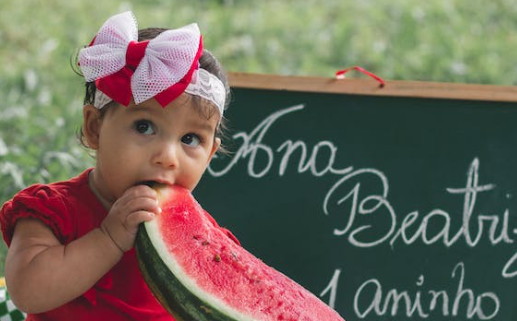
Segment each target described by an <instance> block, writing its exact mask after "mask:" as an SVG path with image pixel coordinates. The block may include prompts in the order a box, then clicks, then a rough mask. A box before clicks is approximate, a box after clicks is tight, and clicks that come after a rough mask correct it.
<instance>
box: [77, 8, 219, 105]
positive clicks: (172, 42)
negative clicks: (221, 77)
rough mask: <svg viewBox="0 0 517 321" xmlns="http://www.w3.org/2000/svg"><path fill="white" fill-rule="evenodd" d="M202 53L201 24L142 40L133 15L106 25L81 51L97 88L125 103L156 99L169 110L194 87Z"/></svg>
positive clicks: (117, 17) (86, 70)
mask: <svg viewBox="0 0 517 321" xmlns="http://www.w3.org/2000/svg"><path fill="white" fill-rule="evenodd" d="M202 51H203V44H202V39H201V34H200V31H199V28H198V26H197V24H190V25H187V26H184V27H182V28H179V29H174V30H167V31H164V32H162V33H161V34H159V35H158V36H157V37H156V38H154V39H151V40H148V41H142V42H138V27H137V22H136V19H135V17H134V15H133V14H132V13H131V12H130V11H128V12H124V13H121V14H117V15H115V16H113V17H111V18H109V19H108V20H107V21H106V22H105V23H104V25H103V26H102V27H101V29H100V30H99V32H98V34H97V35H96V36H95V38H94V39H93V41H92V43H91V44H90V46H89V47H86V48H83V49H81V51H80V52H79V66H80V68H81V70H82V72H83V75H84V77H85V79H86V81H95V84H96V86H97V89H99V90H100V91H101V92H103V93H104V94H106V95H107V96H108V97H110V98H111V99H113V100H115V101H116V102H118V103H120V104H123V105H125V106H127V105H129V103H130V102H131V99H133V100H134V101H135V103H136V104H139V103H141V102H143V101H145V100H147V99H150V98H153V97H154V98H155V99H156V100H157V101H158V102H159V103H160V104H161V105H162V106H166V105H167V104H169V103H170V102H171V101H173V100H174V99H175V98H176V97H178V96H179V95H181V93H183V92H184V91H185V89H186V88H187V86H188V85H189V84H190V83H191V80H192V76H193V74H194V72H195V71H196V70H197V69H198V66H199V57H200V56H201V53H202ZM214 77H215V76H214Z"/></svg>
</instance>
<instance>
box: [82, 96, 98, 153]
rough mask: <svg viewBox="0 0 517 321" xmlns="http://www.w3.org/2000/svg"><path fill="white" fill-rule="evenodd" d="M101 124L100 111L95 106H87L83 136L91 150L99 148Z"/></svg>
mask: <svg viewBox="0 0 517 321" xmlns="http://www.w3.org/2000/svg"><path fill="white" fill-rule="evenodd" d="M101 123H102V118H101V112H100V110H99V109H97V108H95V107H94V106H93V105H85V106H84V107H83V136H84V138H85V139H86V144H87V145H88V147H90V148H91V149H98V148H99V133H100V128H101Z"/></svg>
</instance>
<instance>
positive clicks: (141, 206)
mask: <svg viewBox="0 0 517 321" xmlns="http://www.w3.org/2000/svg"><path fill="white" fill-rule="evenodd" d="M124 211H126V212H129V213H132V212H137V211H148V212H153V213H156V214H159V213H160V212H161V209H160V206H159V205H158V200H156V199H152V198H147V197H138V198H133V199H131V200H129V201H128V202H127V204H126V206H125V207H124Z"/></svg>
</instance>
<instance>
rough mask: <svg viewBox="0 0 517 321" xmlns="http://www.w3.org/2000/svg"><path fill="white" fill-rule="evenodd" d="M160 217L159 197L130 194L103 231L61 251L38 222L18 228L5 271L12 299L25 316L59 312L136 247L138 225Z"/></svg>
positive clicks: (142, 189) (141, 190) (145, 190)
mask: <svg viewBox="0 0 517 321" xmlns="http://www.w3.org/2000/svg"><path fill="white" fill-rule="evenodd" d="M155 213H159V208H158V205H157V201H156V192H154V191H153V190H152V189H150V188H149V187H146V186H137V187H133V188H130V189H128V190H127V191H126V193H124V195H123V196H122V197H121V198H120V199H118V200H117V201H116V202H115V203H114V204H113V206H112V208H111V209H110V212H109V214H108V216H107V217H106V219H105V220H104V221H103V223H102V225H101V228H97V229H94V230H92V231H91V232H89V233H88V234H86V235H84V236H83V237H81V238H79V239H77V240H75V241H73V242H71V243H69V244H67V245H63V244H61V243H60V242H59V240H58V239H57V238H56V237H55V235H54V233H53V232H52V230H51V229H50V228H49V227H47V226H46V225H44V224H43V223H42V222H41V221H39V220H37V219H21V220H19V221H18V222H17V224H16V227H15V232H14V236H13V239H12V241H11V245H10V247H9V250H8V253H7V259H6V266H5V276H6V281H7V286H8V289H9V294H10V295H11V298H12V300H13V301H14V303H15V304H16V306H17V307H18V308H19V309H20V310H22V311H25V312H27V313H40V312H44V311H48V310H50V309H53V308H57V307H59V306H61V305H63V304H65V303H67V302H69V301H71V300H73V299H74V298H76V297H78V296H80V295H81V294H83V293H84V292H86V291H87V290H88V289H90V288H91V287H92V286H93V285H94V284H95V283H96V282H97V281H98V280H99V279H100V278H101V277H102V276H103V275H104V274H105V273H106V272H108V271H109V270H110V269H111V268H112V267H113V266H114V265H115V264H116V263H117V262H118V261H119V260H120V258H121V257H122V254H123V251H126V250H128V249H130V248H131V247H132V245H133V243H134V239H135V236H136V232H137V228H138V224H139V223H141V222H143V221H148V220H150V219H152V217H153V215H154V214H155Z"/></svg>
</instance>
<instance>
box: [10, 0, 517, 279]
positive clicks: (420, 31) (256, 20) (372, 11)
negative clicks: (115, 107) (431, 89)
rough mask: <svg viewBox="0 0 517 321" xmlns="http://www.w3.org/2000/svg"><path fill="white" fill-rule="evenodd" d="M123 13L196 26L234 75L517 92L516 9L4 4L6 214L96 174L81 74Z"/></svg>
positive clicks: (450, 0)
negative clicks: (94, 44) (89, 51)
mask: <svg viewBox="0 0 517 321" xmlns="http://www.w3.org/2000/svg"><path fill="white" fill-rule="evenodd" d="M125 10H133V11H134V13H135V15H136V17H137V19H138V21H139V26H140V27H151V26H159V27H171V28H176V27H180V26H182V25H185V24H187V23H191V22H194V21H195V22H198V24H199V25H200V28H201V31H202V33H203V34H204V42H205V47H206V48H209V49H210V50H211V51H213V52H214V53H215V54H216V56H217V57H218V58H219V59H220V60H221V62H222V63H223V65H224V66H225V68H226V69H227V71H238V72H253V73H273V74H283V75H311V76H323V77H333V75H334V72H335V71H336V70H338V69H342V68H345V67H350V66H353V65H359V66H362V67H364V68H366V69H368V70H370V71H372V72H374V73H376V74H378V75H379V76H381V77H383V78H385V79H386V80H395V79H396V80H421V81H437V82H461V83H478V84H495V85H515V84H517V64H516V60H517V58H515V57H516V53H517V32H516V30H517V6H516V5H515V2H514V0H491V1H484V0H469V1H464V0H427V1H410V0H391V1H380V0H378V1H375V0H356V1H345V0H324V1H321V0H304V1H299V0H261V1H251V0H241V1H238V0H234V1H232V0H190V1H178V0H139V1H125V2H120V1H95V2H94V1H69V0H23V5H22V4H21V2H20V1H15V0H2V1H0V43H1V45H0V62H1V63H0V97H1V98H0V203H3V202H5V201H6V200H8V199H9V198H11V197H12V196H13V195H14V194H15V193H16V192H17V191H18V190H20V189H22V188H23V187H25V186H27V185H30V184H33V183H36V182H51V181H56V180H62V179H67V178H69V177H72V176H74V175H76V174H78V173H79V172H81V171H82V170H84V169H85V168H86V167H88V166H92V165H93V159H92V158H91V156H89V153H88V152H87V151H85V150H84V149H83V148H81V147H80V145H79V144H78V142H77V139H76V132H77V130H78V128H79V126H80V123H81V116H82V114H81V111H82V108H81V107H82V98H83V97H82V95H83V81H82V78H81V77H80V76H78V75H76V74H75V73H74V71H73V68H72V67H71V64H72V63H73V58H74V56H75V54H76V53H77V50H78V49H79V48H80V47H81V46H83V45H85V44H88V43H89V42H90V40H91V39H92V37H93V36H94V34H95V32H96V31H97V30H98V28H99V27H100V26H101V25H102V23H103V22H104V21H105V20H106V19H107V18H108V17H109V16H111V15H113V14H115V13H118V12H121V11H125ZM357 77H360V75H358V76H357ZM4 256H5V247H0V272H1V271H3V262H4Z"/></svg>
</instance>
